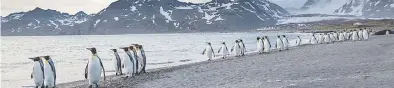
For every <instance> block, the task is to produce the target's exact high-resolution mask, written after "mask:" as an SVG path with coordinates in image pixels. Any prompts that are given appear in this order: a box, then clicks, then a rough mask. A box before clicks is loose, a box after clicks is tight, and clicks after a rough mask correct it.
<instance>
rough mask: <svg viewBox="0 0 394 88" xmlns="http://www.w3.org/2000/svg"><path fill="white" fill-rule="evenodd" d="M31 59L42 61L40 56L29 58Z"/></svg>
mask: <svg viewBox="0 0 394 88" xmlns="http://www.w3.org/2000/svg"><path fill="white" fill-rule="evenodd" d="M29 59H31V60H33V61H40V60H41V59H40V57H31V58H29Z"/></svg>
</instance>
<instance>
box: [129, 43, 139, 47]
mask: <svg viewBox="0 0 394 88" xmlns="http://www.w3.org/2000/svg"><path fill="white" fill-rule="evenodd" d="M131 45H132V46H135V47H138V46H139V45H138V44H131Z"/></svg>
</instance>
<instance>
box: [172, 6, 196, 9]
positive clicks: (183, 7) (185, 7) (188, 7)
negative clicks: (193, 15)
mask: <svg viewBox="0 0 394 88" xmlns="http://www.w3.org/2000/svg"><path fill="white" fill-rule="evenodd" d="M175 9H193V8H192V7H190V6H180V7H175Z"/></svg>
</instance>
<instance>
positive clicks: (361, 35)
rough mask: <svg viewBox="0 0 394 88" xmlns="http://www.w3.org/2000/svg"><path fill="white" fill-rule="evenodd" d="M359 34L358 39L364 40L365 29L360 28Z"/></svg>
mask: <svg viewBox="0 0 394 88" xmlns="http://www.w3.org/2000/svg"><path fill="white" fill-rule="evenodd" d="M357 35H358V38H359V39H358V40H360V41H361V40H364V36H363V29H360V30H359V31H357Z"/></svg>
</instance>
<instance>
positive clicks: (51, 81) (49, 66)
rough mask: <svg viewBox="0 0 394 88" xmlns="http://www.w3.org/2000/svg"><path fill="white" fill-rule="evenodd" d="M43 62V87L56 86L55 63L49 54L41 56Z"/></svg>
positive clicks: (52, 87)
mask: <svg viewBox="0 0 394 88" xmlns="http://www.w3.org/2000/svg"><path fill="white" fill-rule="evenodd" d="M41 59H42V60H43V62H44V86H45V88H55V87H56V69H55V64H54V63H53V61H52V59H51V58H50V57H49V56H42V57H41Z"/></svg>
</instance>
